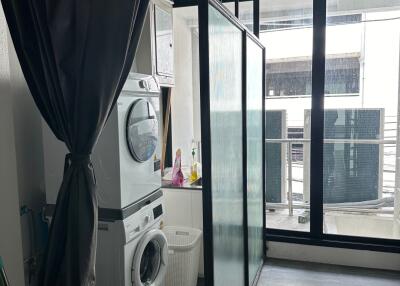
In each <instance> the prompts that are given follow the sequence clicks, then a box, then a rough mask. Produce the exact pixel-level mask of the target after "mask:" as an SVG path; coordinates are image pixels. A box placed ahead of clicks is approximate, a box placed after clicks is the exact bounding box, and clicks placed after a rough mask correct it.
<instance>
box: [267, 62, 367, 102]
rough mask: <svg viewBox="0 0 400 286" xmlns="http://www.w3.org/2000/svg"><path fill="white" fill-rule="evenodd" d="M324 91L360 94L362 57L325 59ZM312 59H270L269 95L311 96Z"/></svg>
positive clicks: (268, 68) (333, 93)
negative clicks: (275, 61)
mask: <svg viewBox="0 0 400 286" xmlns="http://www.w3.org/2000/svg"><path fill="white" fill-rule="evenodd" d="M326 67H327V69H326V73H325V94H327V95H358V93H359V92H360V60H359V57H357V56H356V57H354V56H349V57H346V55H339V56H338V57H337V58H334V59H328V60H327V61H326ZM310 70H311V60H306V61H289V62H278V63H267V65H266V71H267V72H266V84H267V96H311V74H310Z"/></svg>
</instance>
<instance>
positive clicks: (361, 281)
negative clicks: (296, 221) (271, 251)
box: [257, 260, 400, 286]
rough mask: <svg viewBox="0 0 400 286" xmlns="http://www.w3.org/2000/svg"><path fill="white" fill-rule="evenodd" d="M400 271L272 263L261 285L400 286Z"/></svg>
mask: <svg viewBox="0 0 400 286" xmlns="http://www.w3.org/2000/svg"><path fill="white" fill-rule="evenodd" d="M399 285H400V272H392V271H381V270H371V269H365V268H355V267H344V266H334V265H326V264H317V263H305V262H294V261H285V260H268V261H267V263H266V264H265V265H264V267H263V269H262V271H261V275H260V280H259V282H258V284H257V286H399Z"/></svg>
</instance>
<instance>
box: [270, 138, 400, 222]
mask: <svg viewBox="0 0 400 286" xmlns="http://www.w3.org/2000/svg"><path fill="white" fill-rule="evenodd" d="M265 143H266V144H267V143H280V144H282V145H286V146H287V180H288V185H287V186H288V192H287V201H288V202H287V203H267V209H282V208H288V210H289V216H293V210H294V209H309V205H307V204H306V203H300V204H294V202H293V184H292V182H293V170H292V168H293V160H292V156H293V153H292V150H293V144H303V145H305V144H310V143H311V139H304V138H294V139H265ZM323 143H324V144H379V145H394V146H396V144H397V141H396V140H392V139H389V140H388V139H324V140H323ZM393 155H394V156H395V154H393ZM303 156H304V154H303ZM303 160H304V158H303ZM383 187H384V186H382V188H383ZM393 202H394V198H383V199H378V200H374V201H368V202H358V203H343V204H324V211H340V212H358V213H369V214H370V213H380V214H393V208H390V209H388V208H385V207H388V206H392V205H393Z"/></svg>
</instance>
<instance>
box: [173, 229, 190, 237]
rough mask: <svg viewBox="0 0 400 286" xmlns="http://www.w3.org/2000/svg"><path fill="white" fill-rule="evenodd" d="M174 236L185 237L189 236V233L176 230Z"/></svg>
mask: <svg viewBox="0 0 400 286" xmlns="http://www.w3.org/2000/svg"><path fill="white" fill-rule="evenodd" d="M175 234H176V235H186V236H189V234H190V233H189V232H187V231H179V230H177V231H176V232H175Z"/></svg>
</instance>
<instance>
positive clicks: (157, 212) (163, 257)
mask: <svg viewBox="0 0 400 286" xmlns="http://www.w3.org/2000/svg"><path fill="white" fill-rule="evenodd" d="M162 218H163V197H162V196H161V197H159V198H157V199H156V200H154V201H153V202H151V203H149V204H147V205H144V206H142V207H141V208H140V210H138V211H136V212H135V213H134V214H132V215H131V216H129V217H128V218H126V219H124V220H117V221H112V222H107V221H99V232H98V242H97V257H96V285H97V286H132V285H133V286H144V285H146V286H162V285H163V284H164V283H163V282H164V277H165V274H166V267H167V263H168V245H167V241H166V238H165V235H164V234H163V233H162V232H161V230H160V225H161V224H162Z"/></svg>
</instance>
